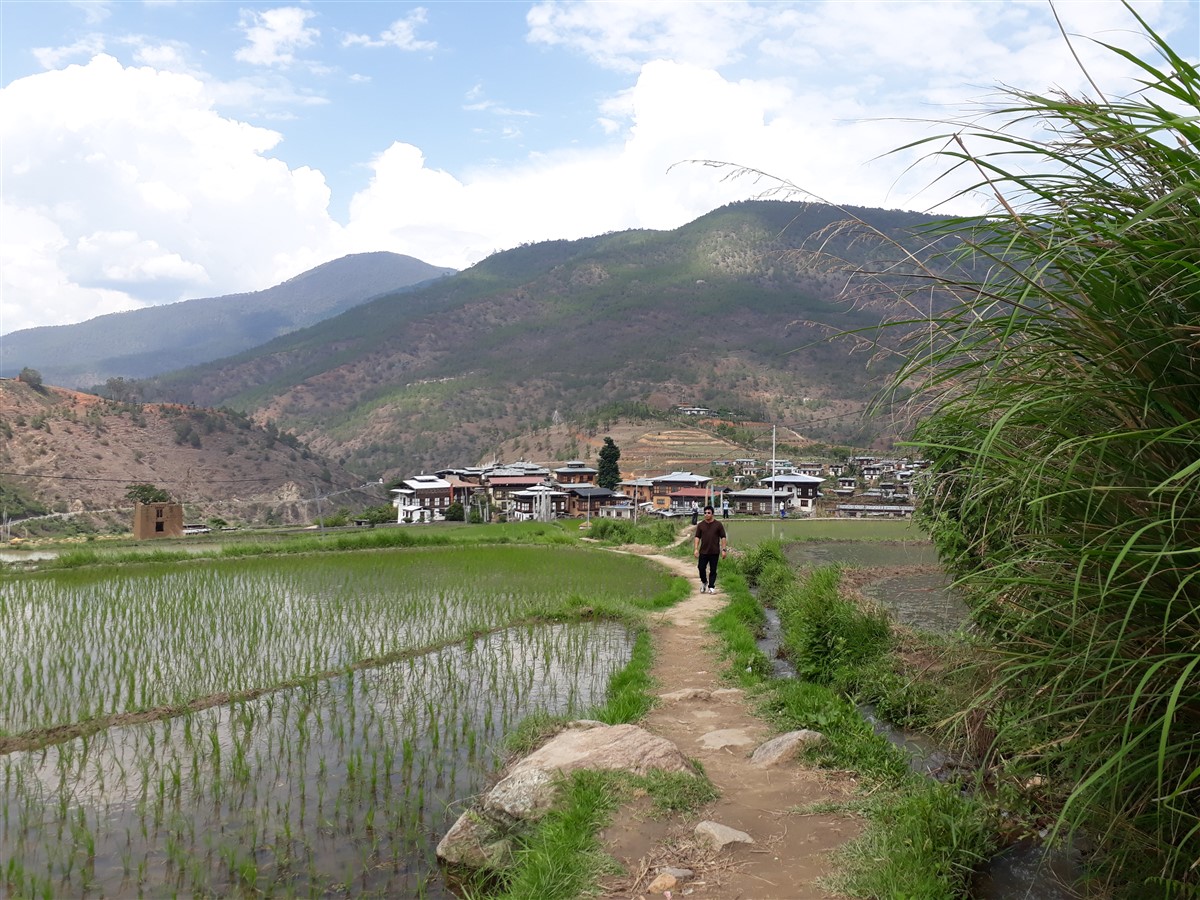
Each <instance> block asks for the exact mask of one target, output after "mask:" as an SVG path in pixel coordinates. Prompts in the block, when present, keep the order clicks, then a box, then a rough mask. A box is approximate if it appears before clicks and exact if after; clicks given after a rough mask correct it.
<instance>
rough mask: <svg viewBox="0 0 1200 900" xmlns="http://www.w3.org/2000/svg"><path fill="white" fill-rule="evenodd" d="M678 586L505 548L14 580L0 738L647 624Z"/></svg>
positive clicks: (583, 555) (557, 551) (3, 608)
mask: <svg viewBox="0 0 1200 900" xmlns="http://www.w3.org/2000/svg"><path fill="white" fill-rule="evenodd" d="M679 583H680V580H679V579H671V578H670V577H669V576H667V575H665V574H664V573H662V572H661V570H659V569H657V568H655V567H654V565H653V564H652V563H650V562H648V561H646V560H643V559H638V558H634V557H625V556H614V555H612V554H605V553H601V552H599V551H596V550H590V549H583V548H578V549H576V548H569V547H555V548H551V547H536V546H523V547H518V546H507V547H498V546H494V545H484V546H477V547H471V548H455V547H446V548H436V547H435V548H418V549H413V550H407V551H389V552H380V553H356V554H338V555H332V556H331V555H322V556H319V557H317V556H313V557H294V558H290V559H288V560H287V561H286V563H284V562H281V561H280V560H278V559H276V558H254V559H244V560H223V561H220V562H210V561H209V562H206V561H195V560H189V561H188V562H187V563H186V564H182V565H172V566H170V567H168V568H163V567H160V566H154V565H145V566H138V567H132V566H126V567H122V568H120V569H111V568H107V567H97V568H91V569H88V570H70V571H56V572H47V573H42V574H38V575H32V576H26V577H22V578H15V579H4V580H0V633H3V634H4V635H5V637H6V640H5V641H4V642H3V644H0V738H3V737H4V736H5V735H17V734H21V733H26V732H32V731H37V730H39V729H41V730H44V729H48V728H51V727H55V726H61V725H69V724H72V723H78V722H88V721H94V722H96V723H97V726H98V727H100V726H103V724H104V720H105V718H106V717H111V716H115V715H119V714H122V713H128V712H134V711H153V710H155V709H162V708H174V707H180V706H187V705H189V704H192V703H195V702H197V701H201V702H209V700H208V699H207V698H219V697H222V696H226V695H234V696H238V697H242V698H249V697H251V696H257V695H258V694H259V693H261V692H263V691H264V690H271V689H274V688H277V687H283V686H287V685H292V684H296V683H298V681H300V680H302V679H305V678H311V677H317V676H321V675H323V674H325V673H329V672H342V671H346V670H348V669H351V668H353V667H355V666H361V665H364V664H366V663H368V662H370V661H374V663H375V664H378V663H380V662H383V661H386V660H388V659H394V658H397V657H398V656H402V655H404V654H408V653H413V652H416V651H420V650H423V649H426V648H430V647H435V646H439V645H443V644H447V643H454V642H457V641H459V640H463V639H464V638H466V637H469V636H470V635H475V634H486V633H488V632H491V631H493V630H495V629H497V628H500V627H505V626H507V625H508V624H510V623H512V622H514V621H520V620H525V619H531V618H536V617H546V616H552V615H553V616H564V615H565V616H567V617H578V615H580V614H581V612H580V611H581V610H583V609H586V608H589V607H590V608H592V609H593V615H595V610H597V609H599V610H603V611H605V612H606V613H608V614H612V615H616V616H622V617H627V618H636V617H637V616H638V615H639V614H640V613H639V612H638V607H639V606H644V607H645V608H653V607H655V606H656V605H658V604H660V603H662V602H670V597H673V596H675V594H676V593H677V592H678V591H679V590H680V588H679ZM664 598H665V599H664Z"/></svg>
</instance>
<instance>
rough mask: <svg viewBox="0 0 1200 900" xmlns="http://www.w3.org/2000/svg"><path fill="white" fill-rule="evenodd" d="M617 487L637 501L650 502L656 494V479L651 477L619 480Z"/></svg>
mask: <svg viewBox="0 0 1200 900" xmlns="http://www.w3.org/2000/svg"><path fill="white" fill-rule="evenodd" d="M617 487H619V488H620V489H621V491H622V493H625V494H628V495H629V496H630V497H632V498H633V500H634V502H635V503H649V502H650V498H651V497H652V496H653V495H654V481H653V480H652V479H650V478H628V479H626V480H625V481H618V482H617Z"/></svg>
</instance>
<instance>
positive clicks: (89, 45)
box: [33, 34, 104, 69]
mask: <svg viewBox="0 0 1200 900" xmlns="http://www.w3.org/2000/svg"><path fill="white" fill-rule="evenodd" d="M103 51H104V38H103V36H101V35H99V34H89V35H86V36H84V37H81V38H80V39H79V40H77V41H75V43H73V44H68V45H67V46H65V47H35V48H34V49H33V58H34V59H36V60H37V61H38V64H39V65H41V66H42V68H44V69H57V68H58V67H59V66H61V65H64V64H66V63H69V62H71V61H72V60H75V59H91V58H92V57H93V56H95V55H96V54H97V53H102V52H103Z"/></svg>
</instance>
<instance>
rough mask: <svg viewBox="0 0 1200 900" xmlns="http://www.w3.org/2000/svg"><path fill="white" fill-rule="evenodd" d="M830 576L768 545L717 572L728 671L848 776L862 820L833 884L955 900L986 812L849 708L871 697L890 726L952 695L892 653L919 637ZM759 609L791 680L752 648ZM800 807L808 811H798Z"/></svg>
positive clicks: (977, 849)
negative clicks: (818, 736) (917, 768)
mask: <svg viewBox="0 0 1200 900" xmlns="http://www.w3.org/2000/svg"><path fill="white" fill-rule="evenodd" d="M839 580H840V572H839V570H838V569H837V568H836V567H818V568H810V569H806V570H804V572H803V574H801V575H800V576H797V574H796V572H795V571H794V569H793V567H792V566H791V565H790V564H789V563H788V562H787V560H786V559H785V558H784V555H783V552H782V548H781V545H780V543H779V542H778V541H775V542H771V541H767V542H763V543H761V544H759V545H757V546H756V547H754V548H752V549H750V550H749V551H747V552H746V553H745V554H744V555H743V556H742V557H741V559H740V561H739V563H738V566H737V571H736V572H730V573H728V574H725V575H722V579H721V581H722V585H723V586H724V588H725V590H726V592H727V593H728V594H729V596H730V602H729V604H728V605H727V606H726V607H725V609H724V610H723V611H722V612H721V613H720V614H718V616H716V617H715V618H714V620H713V626H712V627H713V629H714V631H715V632H716V633H717V634H718V636H719V637H720V639H721V642H722V645H723V647H724V654H725V657H726V660H727V665H728V669H727V671H728V674H729V677H730V678H732V679H733V680H735V681H736V682H738V683H739V684H740V685H741V686H743V687H745V688H747V689H748V690H750V691H751V692H752V694H753V695H754V697H755V698H756V700H757V703H758V705H759V711H760V713H761V714H762V715H763V716H764V717H765V718H767V720H768V721H770V722H771V723H772V724H773V725H774V726H775V727H776V728H777V729H778V730H779V731H781V732H782V731H790V730H794V729H799V728H808V729H812V730H815V731H819V732H821V733H822V734H823V735H824V736H825V739H826V740H825V742H824V743H823V744H821V745H819V746H816V747H814V748H811V749H809V750H808V751H806V753H805V758H806V759H808V760H809V761H810V762H812V763H815V764H818V765H822V766H825V767H828V768H831V769H837V770H844V771H846V770H848V771H852V772H854V773H855V775H856V777H857V778H858V780H859V783H860V787H861V790H860V792H859V795H858V799H856V800H854V801H852V803H851V808H852V809H853V811H855V812H857V813H858V814H860V815H863V816H864V817H866V818H867V820H868V822H869V826H868V828H867V830H866V832H865V833H864V835H863V836H862V837H861V838H860V839H859V840H858V841H856V842H855V843H853V844H851V845H850V847H849V848H848V849H847V850H846V851H845V852H844V853H843V858H842V860H841V874H840V875H839V876H838V878H837V883H836V886H837V888H838V889H839V890H842V891H844V892H846V893H848V894H850V895H851V896H858V897H884V896H887V897H921V898H927V900H939V898H946V900H950V898H955V897H962V896H965V895H966V893H967V891H968V889H969V886H970V883H971V879H972V877H973V875H974V872H975V869H976V867H977V866H978V865H979V864H980V863H981V862H983V861H984V860H986V859H987V858H988V857H989V856H990V855H991V854H992V852H993V851H994V850H995V847H996V835H995V827H994V814H993V810H991V809H990V807H989V804H987V803H985V802H983V800H981V799H980V798H978V797H976V796H974V795H972V794H971V793H970V792H966V791H964V782H963V780H961V779H955V780H953V781H952V782H946V783H943V782H940V781H935V780H933V779H931V778H930V777H928V776H926V775H924V774H920V773H917V772H914V771H913V770H912V769H911V768H910V766H909V761H908V758H907V757H906V756H905V755H904V754H903V753H902V752H901V751H900V750H899V749H898V748H897V747H895V746H894V745H893V744H891V743H890V742H889V741H888V740H887V739H886V738H885V737H882V736H881V735H879V734H876V733H875V731H874V730H873V728H872V726H871V724H870V723H869V722H868V721H867V719H866V718H865V717H864V716H863V714H862V713H861V712H860V707H861V706H862V705H863V704H872V705H874V706H875V707H876V708H877V709H878V710H879V712H880V714H881V715H882V716H884V717H885V718H888V719H889V720H890V721H891V722H892V723H893V724H895V725H901V726H910V727H914V728H917V727H927V726H929V725H930V724H931V723H932V722H934V721H935V720H941V719H942V718H943V716H944V714H945V713H947V712H948V710H949V709H950V708H951V707H953V706H954V704H955V703H956V702H958V701H959V700H960V699H961V697H960V696H956V693H955V691H954V689H953V687H952V686H951V685H947V684H945V683H939V682H938V681H936V680H931V679H929V678H925V679H922V678H920V677H919V675H918V673H917V672H916V671H914V670H912V669H911V668H910V667H909V666H907V665H906V663H905V661H904V658H903V655H902V654H901V653H899V652H898V651H899V650H901V649H902V642H903V641H906V640H907V641H910V642H915V641H918V640H919V639H918V638H917V637H915V636H909V637H901V636H900V635H899V634H898V633H896V632H894V631H893V629H892V627H891V626H890V625H889V623H888V621H887V619H886V617H885V616H884V615H883V614H882V613H881V612H879V611H876V610H872V609H870V608H864V607H862V606H860V605H859V604H857V603H855V602H853V601H851V600H849V599H847V598H845V597H844V596H842V594H841V592H840V590H839ZM752 588H753V590H754V593H752V592H751V589H752ZM764 604H765V605H766V606H769V607H773V608H775V609H776V610H777V611H778V612H779V616H780V626H781V638H782V641H781V649H782V651H783V652H784V653H785V655H786V656H787V658H788V659H789V661H790V662H791V663H792V665H793V666H794V667H795V669H796V671H797V677H795V678H774V677H772V666H771V661H770V660H769V659H767V657H766V656H765V655H764V654H763V652H762V651H761V650H760V649H759V648H758V639H759V638H760V637H761V636H762V632H763V628H764V626H765V623H766V616H765V613H764V609H763V605H764ZM930 646H932V645H930ZM943 736H944V735H943ZM964 775H966V776H967V778H968V780H969V777H970V773H964ZM808 811H815V810H797V812H808Z"/></svg>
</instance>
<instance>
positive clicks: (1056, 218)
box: [897, 9, 1200, 896]
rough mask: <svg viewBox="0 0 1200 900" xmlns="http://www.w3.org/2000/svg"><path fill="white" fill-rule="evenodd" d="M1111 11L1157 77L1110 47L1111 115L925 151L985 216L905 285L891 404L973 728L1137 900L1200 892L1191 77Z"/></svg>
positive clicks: (1195, 179)
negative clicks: (1003, 738)
mask: <svg viewBox="0 0 1200 900" xmlns="http://www.w3.org/2000/svg"><path fill="white" fill-rule="evenodd" d="M1130 14H1131V15H1133V16H1134V17H1135V18H1137V19H1138V23H1139V24H1140V25H1141V26H1142V28H1143V29H1145V36H1146V39H1147V41H1148V43H1149V45H1150V46H1151V47H1152V49H1153V50H1154V51H1156V53H1157V55H1158V56H1159V58H1160V60H1161V62H1160V63H1158V64H1148V63H1145V62H1143V61H1141V60H1139V59H1138V58H1137V57H1136V56H1135V55H1133V54H1131V53H1129V52H1127V51H1124V50H1121V49H1118V48H1116V47H1109V49H1110V50H1111V51H1112V52H1113V53H1114V54H1117V55H1118V56H1120V57H1122V58H1124V60H1125V61H1126V62H1127V63H1130V64H1132V65H1134V66H1136V67H1138V70H1139V73H1140V77H1141V85H1140V88H1139V90H1138V91H1137V92H1136V93H1134V94H1133V95H1131V96H1128V97H1123V98H1117V99H1112V98H1108V97H1105V96H1104V95H1103V94H1102V93H1101V92H1100V90H1099V88H1097V89H1096V96H1095V97H1074V96H1068V95H1065V94H1058V93H1045V94H1040V93H1033V92H1028V91H1023V90H1008V91H1006V98H1007V99H1006V102H1005V103H1004V105H1003V106H1001V107H1000V108H999V109H996V110H994V113H995V114H996V117H997V118H996V119H994V120H991V121H996V123H997V124H995V125H994V126H993V125H989V124H987V121H988V120H985V122H984V124H980V123H978V122H976V123H972V124H969V125H965V126H963V127H961V128H956V130H955V131H954V132H953V133H952V134H948V135H945V136H944V139H945V143H944V145H943V146H942V148H941V149H940V150H938V151H937V152H938V154H940V156H941V157H942V158H943V159H944V160H945V161H946V164H947V165H948V166H949V167H950V168H951V169H952V170H953V169H958V170H963V171H968V172H975V173H977V174H978V175H979V180H978V182H977V183H976V184H975V185H974V186H973V187H974V189H978V190H983V191H986V192H987V193H988V194H989V195H992V196H995V197H997V198H998V206H997V208H996V213H995V216H993V217H991V218H989V219H988V220H986V221H967V222H964V221H957V222H952V223H949V227H950V228H952V229H956V230H957V231H958V233H959V234H965V235H966V237H965V239H964V240H963V243H962V244H961V254H960V255H958V256H957V258H956V259H955V260H954V262H955V263H956V264H957V266H956V267H955V266H950V267H947V268H945V269H942V270H939V271H930V270H927V271H926V272H925V273H924V274H925V275H926V276H927V277H928V278H929V279H930V281H931V284H932V287H925V288H924V289H923V290H924V291H925V293H924V296H925V297H928V296H930V293H931V291H932V293H933V294H934V295H935V296H936V295H938V294H940V295H941V299H940V300H939V301H938V302H939V303H943V304H944V305H943V307H942V308H944V309H946V310H947V311H946V312H945V313H943V314H940V315H939V314H935V315H934V316H933V317H932V319H931V320H930V321H926V322H923V323H922V325H923V326H924V327H922V328H921V329H919V331H918V332H917V336H918V337H919V341H918V342H917V343H914V344H913V345H912V346H911V348H910V354H909V356H908V363H907V365H906V366H905V367H904V368H903V369H902V371H901V372H900V375H899V378H898V381H897V385H898V386H902V387H903V388H904V389H905V390H910V389H915V390H916V391H917V395H918V398H919V402H920V404H921V406H920V408H921V409H922V410H923V411H926V412H927V417H926V418H925V419H924V421H923V423H922V424H921V425H920V426H919V428H918V430H917V432H916V443H917V445H918V446H919V447H920V448H921V451H922V452H923V453H924V454H925V455H926V456H927V457H928V458H929V459H930V460H931V461H932V468H931V470H930V471H931V476H930V479H929V481H928V484H927V490H926V491H925V494H924V497H923V501H922V502H923V510H924V512H923V515H924V518H925V521H926V523H927V524H928V525H929V527H930V530H931V532H932V533H933V535H934V538H935V541H936V542H937V543H938V546H939V547H940V548H941V550H942V551H943V553H944V554H945V557H946V559H947V560H948V561H949V562H950V564H951V565H952V566H953V567H954V569H955V570H956V571H957V572H958V573H959V574H960V576H961V578H962V584H963V586H964V587H965V588H966V589H967V590H968V592H969V594H970V597H971V598H972V602H973V604H974V608H975V613H976V617H977V619H978V621H979V622H980V623H981V624H982V625H983V626H984V627H985V628H986V629H988V631H989V633H990V634H991V636H992V637H994V639H995V641H996V646H997V652H996V653H995V655H994V659H992V660H990V661H989V663H990V664H993V665H994V666H995V670H994V673H993V675H992V678H991V681H990V685H989V687H988V688H987V691H986V693H985V694H984V695H983V696H982V697H980V699H979V707H978V710H977V711H978V712H980V713H981V714H984V715H986V714H987V711H988V710H999V709H1000V708H1001V707H1005V708H1006V709H1009V710H1011V708H1012V706H1013V704H1014V703H1015V704H1018V705H1020V706H1021V707H1022V708H1023V709H1024V710H1025V712H1024V715H1023V716H1020V717H1012V716H1011V715H1009V716H1007V717H1006V721H1007V722H1009V723H1011V725H1010V726H1003V727H1012V728H1016V729H1026V730H1028V731H1030V732H1036V733H1040V734H1045V735H1048V737H1047V739H1046V740H1044V741H1042V742H1040V743H1039V744H1038V745H1036V746H1029V747H1028V749H1027V751H1026V754H1025V757H1026V758H1025V759H1024V760H1022V761H1021V762H1022V763H1023V764H1025V765H1030V766H1034V767H1036V769H1037V770H1039V771H1042V772H1045V773H1046V774H1048V775H1050V776H1051V780H1052V781H1053V782H1054V783H1057V784H1065V785H1072V786H1073V787H1072V788H1071V789H1070V792H1069V796H1067V797H1066V798H1065V802H1064V806H1063V810H1062V819H1061V824H1062V825H1063V826H1065V827H1067V828H1072V829H1073V828H1085V829H1087V830H1088V831H1089V832H1090V833H1091V834H1092V835H1093V836H1095V837H1097V838H1099V839H1100V843H1101V846H1102V847H1103V848H1104V849H1105V851H1106V853H1105V854H1104V855H1103V857H1102V859H1103V861H1104V864H1105V865H1107V867H1108V872H1109V875H1110V877H1112V878H1115V879H1116V880H1117V881H1121V880H1124V881H1125V883H1126V885H1127V889H1128V890H1129V891H1130V892H1131V893H1133V894H1136V895H1139V896H1144V895H1145V894H1144V893H1142V892H1144V891H1146V890H1147V889H1148V887H1147V885H1149V884H1154V885H1155V891H1156V893H1162V892H1163V890H1164V889H1165V890H1166V891H1167V892H1168V893H1170V892H1172V891H1175V892H1187V891H1193V890H1194V889H1195V887H1196V886H1197V885H1200V867H1196V866H1195V865H1194V863H1195V860H1196V859H1198V858H1200V796H1198V794H1197V787H1198V786H1200V743H1198V742H1197V740H1196V735H1197V734H1198V733H1200V702H1198V700H1197V698H1198V697H1200V654H1198V653H1197V650H1198V648H1200V583H1198V582H1197V580H1196V576H1197V573H1200V458H1198V457H1197V446H1198V444H1197V435H1200V152H1198V150H1197V148H1200V74H1198V73H1197V70H1196V68H1195V66H1193V65H1192V64H1191V63H1189V62H1188V61H1187V60H1185V59H1183V58H1181V57H1180V56H1179V55H1178V54H1177V53H1175V52H1174V51H1173V50H1172V49H1171V47H1170V46H1168V45H1167V44H1166V43H1165V42H1164V41H1163V40H1162V39H1161V38H1160V37H1159V36H1158V35H1156V34H1155V33H1153V32H1152V31H1151V30H1150V29H1149V28H1148V27H1147V26H1146V23H1145V22H1144V21H1143V20H1141V19H1140V18H1138V17H1137V16H1136V14H1135V13H1133V12H1132V9H1130ZM947 298H948V299H949V301H951V302H949V303H945V302H944V301H946V300H947ZM905 299H907V300H908V301H909V302H910V304H913V303H915V302H916V298H915V297H914V296H912V295H909V296H908V297H906V298H905ZM922 308H923V307H922ZM915 321H916V320H915V319H911V320H910V322H909V324H910V325H912V324H915ZM1116 873H1122V874H1121V875H1117V874H1116ZM1189 895H1190V894H1189Z"/></svg>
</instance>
